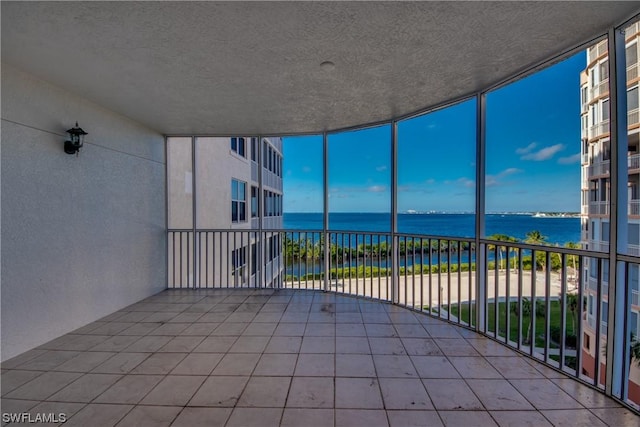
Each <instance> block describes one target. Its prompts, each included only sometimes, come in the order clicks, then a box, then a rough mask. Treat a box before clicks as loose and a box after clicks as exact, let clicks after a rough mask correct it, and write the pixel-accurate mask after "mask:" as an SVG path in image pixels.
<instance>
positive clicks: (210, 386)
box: [189, 376, 249, 408]
mask: <svg viewBox="0 0 640 427" xmlns="http://www.w3.org/2000/svg"><path fill="white" fill-rule="evenodd" d="M248 381H249V377H248V376H244V377H240V376H233V377H224V376H219V377H208V378H207V379H206V380H205V381H204V383H203V384H202V386H201V387H200V389H199V390H198V391H197V392H196V394H195V395H194V396H193V397H192V398H191V400H190V401H189V406H211V407H230V408H232V407H234V406H235V405H236V403H237V402H238V399H239V398H240V395H241V394H242V391H243V390H244V388H245V386H246V384H247V382H248Z"/></svg>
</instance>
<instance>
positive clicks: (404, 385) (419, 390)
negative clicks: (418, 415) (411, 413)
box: [379, 378, 433, 410]
mask: <svg viewBox="0 0 640 427" xmlns="http://www.w3.org/2000/svg"><path fill="white" fill-rule="evenodd" d="M379 382H380V390H381V391H382V399H383V400H384V407H385V408H386V409H405V410H432V409H433V405H432V404H431V399H429V396H428V395H427V392H426V390H425V388H424V385H423V384H422V381H420V380H419V379H413V378H411V379H405V378H380V379H379Z"/></svg>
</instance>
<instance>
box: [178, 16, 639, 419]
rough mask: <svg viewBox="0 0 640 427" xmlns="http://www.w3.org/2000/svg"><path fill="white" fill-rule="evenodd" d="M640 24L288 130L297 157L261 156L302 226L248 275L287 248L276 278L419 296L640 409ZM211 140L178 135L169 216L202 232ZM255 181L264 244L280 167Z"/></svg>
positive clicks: (288, 151)
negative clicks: (511, 76) (463, 82)
mask: <svg viewBox="0 0 640 427" xmlns="http://www.w3.org/2000/svg"><path fill="white" fill-rule="evenodd" d="M625 28H626V31H625V32H621V31H617V30H616V31H614V30H612V31H610V34H611V35H614V37H612V38H613V39H610V38H608V37H605V38H603V39H600V40H598V41H596V42H594V43H593V44H592V45H591V46H588V47H587V48H586V49H585V50H576V51H575V52H574V53H573V54H572V55H565V56H564V57H563V58H561V60H560V61H558V60H553V61H550V62H549V64H548V66H547V67H545V68H542V67H538V69H539V71H536V72H535V73H532V74H530V75H528V76H526V77H523V78H518V79H517V80H514V81H512V82H507V83H506V84H504V85H501V86H498V87H497V88H492V89H491V90H488V91H484V92H481V93H478V94H477V95H476V96H473V97H470V98H468V99H466V100H462V101H461V102H458V103H455V104H452V105H449V106H445V107H443V108H440V109H437V110H432V111H429V112H426V113H424V114H420V115H416V116H412V117H410V118H406V119H400V120H399V121H394V120H392V121H390V122H388V123H383V124H379V125H376V126H370V127H363V128H362V129H355V130H344V131H335V132H329V133H324V134H323V135H315V136H295V137H287V138H285V144H284V147H281V146H280V148H276V146H277V144H276V145H273V144H272V147H271V148H272V149H273V153H277V154H279V155H282V157H283V158H284V162H283V164H280V163H279V159H278V157H277V155H276V156H275V158H274V156H273V153H269V150H267V151H265V153H266V154H263V155H262V156H261V155H260V154H256V155H255V157H256V158H258V159H259V160H258V161H259V162H262V163H261V164H263V165H264V166H265V167H268V166H267V165H269V162H271V164H272V167H273V168H274V169H273V170H272V169H269V171H270V172H274V173H276V175H277V174H280V175H279V176H281V177H284V185H283V191H282V198H281V201H277V202H276V204H275V205H273V206H272V207H273V208H274V209H275V212H276V213H277V214H279V213H282V211H284V214H285V217H284V223H283V228H284V229H285V230H286V232H285V233H282V234H283V235H284V236H285V237H284V239H283V241H279V240H277V239H276V240H275V241H274V240H273V239H271V240H269V241H268V242H267V241H265V242H264V245H262V246H259V248H261V249H259V250H258V251H257V252H253V251H246V252H245V251H243V250H241V251H239V252H238V251H237V250H236V251H235V252H234V253H232V254H231V255H230V259H232V261H233V262H232V264H233V265H231V266H230V268H229V269H230V271H232V275H233V276H238V275H239V276H243V275H245V274H247V273H246V272H247V271H250V272H251V273H250V274H253V273H254V272H255V265H256V264H257V265H264V263H265V262H270V261H271V265H272V267H271V268H272V269H273V268H274V267H273V266H274V265H275V266H276V267H275V270H274V271H272V273H275V274H279V272H280V271H281V268H282V266H283V265H284V266H285V276H284V278H282V279H281V280H280V281H279V282H278V281H272V282H270V283H272V284H277V285H278V286H283V287H301V288H302V287H304V288H313V289H324V290H334V291H337V292H344V293H348V294H356V295H362V296H366V297H373V298H380V299H384V300H390V301H392V302H395V303H399V304H402V305H406V306H409V307H412V308H413V309H416V310H419V311H423V312H426V313H428V314H430V315H432V316H436V317H439V318H444V319H446V320H449V321H451V322H454V323H457V324H460V325H463V326H467V327H470V328H472V329H473V330H476V331H478V332H481V333H484V334H485V335H487V336H490V337H492V338H493V339H495V340H497V341H500V342H503V343H504V344H506V345H508V346H510V347H513V348H516V349H517V350H519V351H521V352H522V353H526V354H528V355H529V356H531V357H534V358H537V359H540V360H542V361H543V362H545V363H546V364H547V365H548V366H551V367H553V368H556V369H558V370H561V371H564V372H568V373H570V374H572V375H573V376H574V377H576V378H578V379H581V380H583V381H585V382H587V383H590V384H592V385H594V386H596V387H600V388H602V389H604V390H605V392H606V394H608V395H611V396H614V397H617V398H618V399H620V400H621V401H623V402H625V403H626V404H628V405H630V406H635V407H638V405H640V386H639V385H638V384H640V377H639V376H638V375H640V374H639V372H640V370H639V368H638V366H640V365H639V364H638V360H639V358H640V356H639V354H640V352H639V351H640V350H638V349H639V348H640V347H639V344H638V338H637V337H638V334H639V331H640V323H639V322H640V321H639V320H638V319H639V316H638V315H637V314H638V312H639V307H640V306H639V305H638V283H639V280H638V276H640V275H639V274H638V271H639V270H640V260H639V258H638V257H639V256H640V252H639V251H638V250H637V247H640V238H638V236H636V235H637V234H638V233H640V228H638V227H636V225H637V224H636V222H637V221H636V220H637V219H638V218H640V215H637V214H638V212H636V210H637V209H636V208H635V204H636V200H640V192H638V194H636V192H637V191H636V190H637V188H636V187H639V186H640V184H639V182H635V181H634V180H636V178H637V176H636V175H637V174H636V172H638V171H640V167H636V166H638V165H636V164H635V163H634V162H635V160H637V159H636V156H639V155H640V154H638V153H640V148H639V147H640V145H639V144H640V143H639V142H638V136H637V135H638V130H639V129H640V124H639V122H640V121H639V120H638V90H637V86H638V80H639V79H638V55H639V54H638V52H639V50H638V34H640V32H639V31H638V28H639V27H638V23H637V22H634V23H632V24H626V25H625ZM611 46H617V47H618V48H617V49H616V50H615V52H611V51H610V49H611ZM616 71H617V72H616ZM198 139H200V138H198ZM195 140H196V139H194V138H191V137H189V138H179V137H171V138H167V162H168V165H167V182H168V226H169V228H170V229H171V228H175V229H180V228H185V227H186V228H191V227H193V228H195V225H194V224H193V217H194V216H196V215H193V212H194V211H193V210H189V209H190V208H189V206H190V204H189V200H191V199H190V197H191V196H192V195H191V193H190V192H193V191H194V189H197V192H198V194H200V193H201V192H202V191H206V190H205V189H201V188H198V187H197V185H196V184H195V183H194V182H192V181H189V180H190V179H193V178H190V177H191V176H192V173H193V170H194V168H193V167H192V168H190V167H189V166H190V161H189V160H188V158H189V157H190V156H192V154H191V151H190V150H191V149H192V147H196V150H199V149H200V148H199V147H198V144H194V143H193V142H192V141H195ZM204 141H205V138H203V139H202V142H204ZM261 142H262V141H259V142H258V148H257V152H261V151H262V150H261V145H260V143H261ZM233 143H234V141H231V151H234V152H235V156H236V157H238V156H239V157H244V158H249V156H251V158H252V159H253V156H254V154H252V153H253V151H252V145H251V143H250V142H249V139H246V140H245V141H244V144H242V143H241V141H239V140H236V141H235V149H234V144H233ZM194 157H198V155H197V153H196V156H194ZM274 159H275V160H274ZM198 162H199V161H198V160H196V161H195V165H196V167H195V169H196V170H198V169H199V168H200V167H201V166H199V163H198ZM263 173H264V171H263ZM253 178H255V177H252V179H253ZM247 182H249V181H247ZM253 182H254V183H256V186H257V188H256V191H255V193H256V194H255V200H253V193H252V192H251V190H250V188H249V185H247V188H246V198H247V204H246V206H247V207H246V209H247V221H249V219H251V221H252V222H251V226H253V225H254V224H253V222H254V219H255V223H256V225H257V226H256V227H252V229H253V230H256V231H252V233H254V234H253V237H252V239H254V240H251V239H250V240H249V241H250V242H253V241H256V242H259V241H260V240H261V239H263V238H264V236H263V235H262V234H261V233H263V230H264V233H273V231H269V230H267V228H272V227H266V228H265V221H264V220H265V218H264V217H265V216H268V215H265V214H263V209H266V211H264V212H267V211H269V209H271V208H270V206H271V205H270V204H269V203H271V202H267V201H266V200H265V199H266V198H267V197H266V195H264V193H263V190H264V188H265V185H268V183H267V182H265V177H264V176H260V175H259V174H258V177H257V179H256V180H255V181H253ZM636 184H637V185H636ZM225 188H228V187H226V186H225ZM639 188H640V187H639ZM639 191H640V190H639ZM199 197H201V198H205V199H206V197H204V196H203V195H201V194H200V196H199ZM250 197H251V198H252V199H251V200H249V199H248V198H250ZM261 198H262V199H261ZM276 200H277V199H276ZM179 204H185V206H183V207H180V206H177V205H179ZM280 206H282V209H280ZM197 207H198V208H204V206H202V207H200V206H197ZM279 209H280V210H279ZM295 214H308V215H315V216H313V217H312V216H308V217H306V218H303V217H299V218H297V219H295ZM287 215H290V216H289V218H290V219H291V221H289V220H288V218H287ZM438 215H440V216H441V218H439V217H438ZM197 217H200V214H198V215H197ZM437 219H442V221H441V222H440V223H439V222H438V221H437ZM296 230H299V231H296ZM170 231H171V230H170ZM265 236H266V234H265ZM295 236H297V238H294V237H295ZM269 237H276V235H275V234H270V235H269ZM442 237H444V238H442ZM186 238H187V239H189V238H190V236H189V235H188V234H187V235H186ZM226 238H227V240H228V239H229V236H228V235H227V236H226ZM182 239H183V237H180V238H178V240H175V238H174V241H173V243H172V242H171V239H170V241H169V247H171V245H172V244H174V245H176V244H181V242H182ZM309 239H311V240H309ZM294 241H295V242H294ZM303 241H304V244H302V243H300V242H303ZM176 242H177V243H176ZM292 243H295V244H296V245H297V246H296V245H293V244H292ZM327 243H328V244H327ZM182 244H185V243H184V242H182ZM191 244H193V245H194V247H195V243H194V242H193V241H192V242H191V243H189V242H188V241H187V242H186V245H187V246H190V245H191ZM281 245H284V249H283V246H281ZM287 245H290V246H287ZM234 247H235V246H234ZM283 250H284V255H283V256H284V258H285V260H284V264H283V262H282V261H278V260H277V259H278V257H279V256H280V253H281V251H283ZM636 252H638V253H636ZM180 253H181V254H182V252H180ZM187 255H188V254H187ZM246 260H249V261H246ZM309 262H310V263H311V265H310V266H309V265H305V266H304V267H301V265H302V264H307V263H309ZM289 263H291V265H290V264H289ZM296 263H297V264H298V267H297V270H296V267H295V266H294V264H296ZM612 266H615V268H614V267H612ZM198 267H199V265H198V263H197V262H193V267H192V268H191V270H189V269H187V272H186V273H185V272H182V271H181V272H180V273H179V276H180V278H181V279H180V280H181V281H186V282H188V283H189V284H190V285H191V284H192V283H193V281H192V279H191V278H186V279H185V277H187V276H189V275H190V274H193V272H194V271H197V269H198ZM170 272H171V268H170ZM174 274H175V273H174ZM271 277H274V276H273V275H272V276H271ZM266 278H267V275H266V274H265V276H263V279H262V282H261V281H257V282H252V283H253V284H254V285H260V283H262V284H264V283H266V282H265V280H266ZM425 278H426V279H425ZM363 279H364V280H363ZM237 283H238V282H232V283H231V286H236V285H237ZM239 283H241V284H242V283H244V282H239ZM249 285H251V284H249ZM614 285H615V286H614ZM456 288H457V289H456ZM613 325H619V326H618V327H615V328H614V327H613ZM620 325H621V326H620Z"/></svg>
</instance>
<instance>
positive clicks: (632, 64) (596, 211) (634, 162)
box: [580, 22, 640, 404]
mask: <svg viewBox="0 0 640 427" xmlns="http://www.w3.org/2000/svg"><path fill="white" fill-rule="evenodd" d="M639 31H640V25H639V23H638V22H636V23H634V24H632V25H631V26H629V27H628V28H627V29H626V31H625V36H626V65H627V69H626V80H627V112H628V113H627V114H628V115H627V120H628V151H627V152H628V156H627V159H628V160H627V163H628V185H627V188H628V194H627V197H628V206H627V212H628V217H627V218H628V236H627V239H628V248H627V254H629V255H634V256H639V255H640V118H639V110H638V81H639V79H638V40H639V39H640V33H639ZM580 100H581V135H582V138H581V139H582V142H581V159H582V161H581V164H582V168H581V169H582V202H581V204H582V209H581V228H582V234H581V236H582V238H581V239H582V241H581V244H582V246H583V248H585V249H589V250H594V251H603V252H608V251H609V240H610V239H609V236H610V230H609V224H610V221H609V212H610V211H609V209H610V208H609V204H610V197H609V196H610V191H609V190H610V183H611V179H610V171H611V168H610V162H611V145H610V129H609V117H610V107H609V56H608V51H607V41H606V40H603V41H601V42H599V43H597V44H596V45H594V46H592V47H590V48H589V49H587V67H586V69H585V70H584V71H583V72H582V73H581V75H580ZM623 179H624V178H623ZM583 267H584V271H583V277H584V280H583V289H584V295H585V299H586V300H585V302H584V303H583V304H584V307H583V323H584V336H583V337H581V340H582V353H583V367H582V374H584V375H587V376H589V377H590V378H594V377H595V375H596V366H595V364H596V356H597V357H599V360H600V363H601V369H600V379H599V381H600V382H601V383H604V374H605V364H606V354H605V352H604V351H602V350H601V352H600V354H599V355H596V353H595V352H596V349H595V347H596V346H595V344H594V343H595V340H596V326H597V325H596V316H597V310H598V299H597V292H598V286H597V284H598V276H600V277H601V283H602V300H601V305H600V310H601V319H602V321H601V324H600V344H601V345H600V349H602V348H604V346H606V333H607V315H608V311H609V302H608V297H607V296H608V280H609V269H610V267H609V265H608V261H603V262H602V265H601V269H600V270H601V271H598V270H599V269H598V263H597V260H596V259H593V258H592V259H589V260H587V261H586V262H585V263H584V266H583ZM611 268H613V266H612V267H611ZM627 286H629V287H630V289H631V301H630V303H631V311H630V313H629V332H630V333H631V334H633V335H634V336H636V337H637V336H638V332H639V331H640V315H639V314H638V312H639V311H640V305H639V301H638V294H639V287H638V267H637V266H635V265H633V264H631V265H630V271H629V278H628V281H627ZM628 386H629V393H628V394H629V400H631V401H632V402H634V403H636V404H640V367H638V365H637V364H636V363H632V364H631V370H630V375H629V384H628Z"/></svg>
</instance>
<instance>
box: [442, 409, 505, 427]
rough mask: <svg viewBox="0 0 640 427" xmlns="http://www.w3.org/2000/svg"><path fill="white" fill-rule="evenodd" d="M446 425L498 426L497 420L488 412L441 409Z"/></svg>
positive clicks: (453, 426) (452, 426) (454, 426)
mask: <svg viewBox="0 0 640 427" xmlns="http://www.w3.org/2000/svg"><path fill="white" fill-rule="evenodd" d="M438 415H440V418H441V419H442V421H443V422H444V425H445V426H447V427H449V426H451V427H459V426H474V427H490V426H497V425H498V424H496V422H495V421H494V420H493V418H491V416H490V415H489V414H488V413H487V412H479V411H440V412H438Z"/></svg>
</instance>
